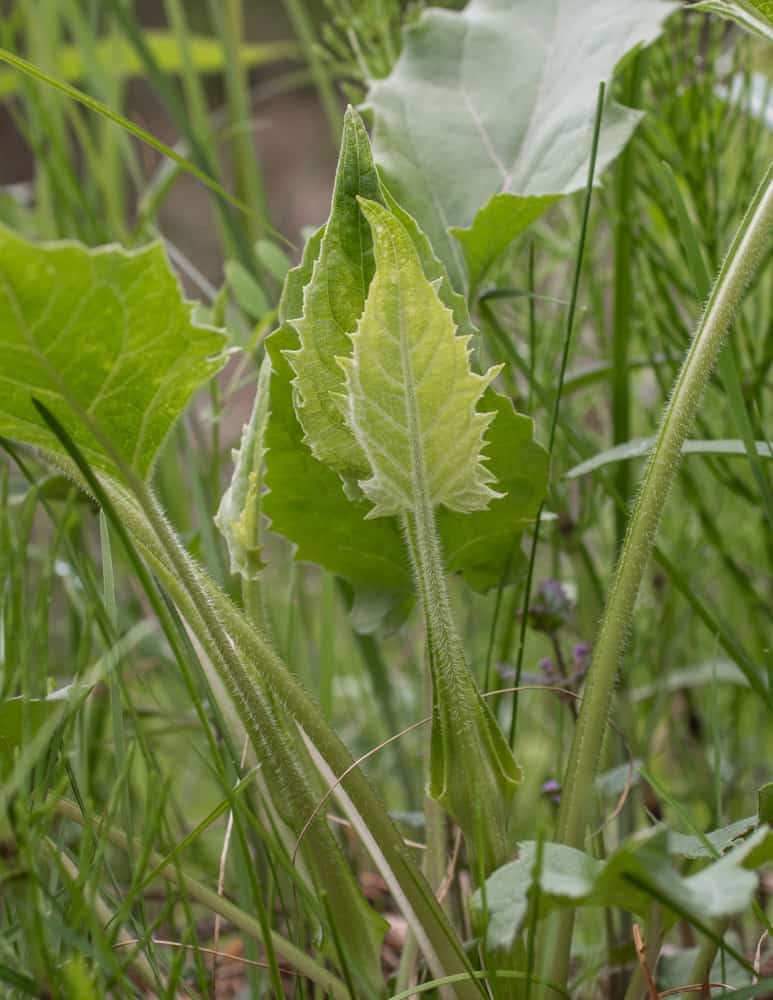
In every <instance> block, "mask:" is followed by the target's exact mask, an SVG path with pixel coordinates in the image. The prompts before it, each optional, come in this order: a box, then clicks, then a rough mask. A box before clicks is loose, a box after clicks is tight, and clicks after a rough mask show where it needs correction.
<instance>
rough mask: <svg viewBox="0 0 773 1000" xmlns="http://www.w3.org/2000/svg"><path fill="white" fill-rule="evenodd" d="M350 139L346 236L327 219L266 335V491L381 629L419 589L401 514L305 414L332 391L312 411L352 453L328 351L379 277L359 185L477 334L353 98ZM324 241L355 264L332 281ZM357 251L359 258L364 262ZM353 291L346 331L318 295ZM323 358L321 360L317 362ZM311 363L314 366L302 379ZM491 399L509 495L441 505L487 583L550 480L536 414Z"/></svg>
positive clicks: (455, 540)
mask: <svg viewBox="0 0 773 1000" xmlns="http://www.w3.org/2000/svg"><path fill="white" fill-rule="evenodd" d="M342 147H343V148H342V152H341V156H340V160H339V176H338V177H337V180H336V185H335V192H334V195H333V200H332V206H331V217H330V218H331V221H334V223H335V231H336V232H337V233H338V237H337V238H336V239H334V238H332V237H331V238H330V240H328V241H327V243H326V242H325V241H326V239H327V236H326V232H327V229H329V227H330V225H331V222H328V225H327V227H325V229H321V230H319V231H318V232H317V233H315V234H314V236H312V238H311V239H310V240H309V242H308V244H307V246H306V249H305V251H304V255H303V260H302V261H301V264H300V265H299V266H298V267H296V268H293V269H292V270H291V271H290V272H289V273H288V275H287V277H286V280H285V285H284V289H283V293H282V298H281V301H280V305H279V321H280V329H279V330H277V331H276V332H275V333H273V334H272V335H271V336H270V337H269V338H268V339H267V342H266V346H267V351H268V353H269V355H270V357H271V363H272V373H271V380H270V400H271V401H270V416H269V418H268V424H267V427H266V432H265V447H266V473H265V483H266V486H267V487H268V493H267V494H266V496H265V498H264V502H263V509H264V511H265V513H266V514H267V515H268V517H269V518H270V519H271V526H272V528H273V530H275V531H277V532H279V533H280V534H282V535H284V536H285V537H286V538H288V539H289V540H290V541H292V542H294V543H295V545H296V546H297V549H296V557H297V558H298V559H300V560H306V561H310V562H315V563H318V564H320V565H323V566H324V567H325V568H326V569H328V570H329V571H331V572H333V573H336V574H337V575H339V576H341V577H343V578H345V579H346V580H348V581H349V583H350V584H351V585H352V586H353V588H354V592H355V598H354V600H355V608H363V607H365V606H367V608H368V609H369V613H368V615H367V616H362V615H360V616H358V620H359V621H360V622H361V624H362V625H363V627H366V628H367V629H369V630H372V629H374V628H376V627H378V622H382V623H383V622H386V621H390V620H391V621H393V622H394V621H396V620H397V619H395V617H394V613H395V611H396V609H398V608H403V611H404V610H405V609H406V608H407V606H408V605H407V602H409V601H410V597H411V595H412V593H413V580H412V575H411V570H410V566H409V564H408V560H407V557H406V554H405V548H404V544H403V540H402V537H401V534H400V530H399V527H398V523H397V521H396V520H395V519H387V518H378V519H369V520H366V515H367V513H368V511H369V509H370V507H371V505H370V504H368V503H367V502H366V501H364V500H363V498H362V494H361V492H360V491H359V488H358V487H357V484H356V481H354V480H353V479H352V478H351V476H352V473H353V472H354V471H355V470H354V468H353V467H352V466H347V465H346V463H344V464H343V465H342V464H341V463H336V462H334V463H333V468H331V467H330V466H328V465H327V464H326V463H324V462H322V461H319V459H318V458H316V457H315V456H314V454H313V453H312V449H311V447H310V446H309V445H310V441H309V435H308V433H307V430H308V429H306V430H305V429H304V427H302V420H303V419H304V413H305V414H306V416H307V417H308V414H309V410H308V409H307V408H306V406H307V402H308V400H309V399H310V398H311V397H313V396H314V395H315V394H316V395H317V396H320V395H323V394H325V393H328V394H329V395H330V396H331V398H332V402H331V401H327V402H323V401H321V400H319V399H317V400H316V401H315V402H314V404H313V407H312V410H313V412H314V413H316V414H317V415H319V414H320V413H324V412H326V413H329V414H332V415H333V418H334V423H335V433H336V435H340V436H342V437H343V438H344V439H346V440H347V444H346V453H347V454H352V453H356V448H354V447H352V445H351V442H349V440H348V439H347V438H346V435H347V434H349V435H351V431H350V430H349V429H348V427H347V426H346V425H345V424H341V423H340V419H342V417H343V413H342V409H341V406H342V404H341V396H342V395H343V392H344V384H343V379H344V374H343V370H342V369H341V368H340V366H339V365H338V364H337V362H336V363H334V364H333V365H331V364H330V357H332V358H333V360H334V359H335V357H336V356H337V355H336V354H331V355H330V357H328V356H327V354H326V353H325V352H326V351H327V352H337V354H338V355H343V356H349V355H351V349H352V348H351V339H350V338H351V334H353V333H354V330H355V327H356V322H357V320H359V317H360V315H361V313H362V310H363V308H364V304H365V296H366V294H367V292H368V289H369V287H370V280H372V274H373V249H372V239H371V236H370V230H369V228H368V227H367V225H366V230H367V231H366V232H365V233H363V230H362V229H361V228H360V226H359V223H358V224H357V225H356V226H355V219H356V218H359V219H360V220H362V221H363V222H364V218H363V217H362V215H361V210H360V207H359V205H358V204H357V200H356V199H357V193H358V192H359V191H360V190H365V189H371V190H373V191H374V192H375V193H374V197H373V198H372V199H371V200H373V201H374V202H376V203H377V204H379V205H382V206H384V207H386V208H388V209H389V211H390V212H391V213H392V214H393V215H394V217H395V218H396V219H397V220H398V221H399V222H400V224H401V225H402V226H403V228H404V229H405V231H406V232H407V233H408V235H409V237H410V240H411V243H412V244H413V247H414V250H415V252H416V254H417V255H418V258H419V260H420V262H421V268H422V270H423V273H424V276H425V278H426V279H427V280H428V281H430V282H432V283H434V285H435V287H436V289H437V294H438V296H439V298H440V300H441V302H442V303H443V305H444V306H445V307H446V308H447V309H449V310H450V311H451V313H452V316H453V322H454V324H455V326H456V328H457V330H458V332H459V333H460V334H462V335H464V336H468V335H470V334H471V333H473V332H474V327H473V325H472V323H471V321H470V317H469V313H468V311H467V305H466V301H465V299H464V298H463V296H461V295H459V294H458V293H457V292H455V291H454V289H453V287H452V285H451V282H450V280H449V278H448V274H447V272H446V268H445V265H444V264H443V263H442V262H441V261H440V260H438V258H437V257H436V256H435V254H434V252H433V250H432V247H431V245H430V242H429V240H428V238H427V236H426V235H425V234H424V233H423V231H422V230H421V229H420V228H419V226H418V225H417V223H416V222H415V220H414V219H413V218H412V216H410V215H409V214H408V213H407V212H406V211H405V210H404V209H402V208H401V207H400V206H399V205H398V204H397V202H396V201H395V199H394V198H393V197H392V195H391V194H390V192H389V191H388V190H386V189H385V188H384V187H383V185H381V184H380V182H378V176H377V175H376V179H375V182H374V178H373V170H374V167H373V159H372V156H371V154H370V146H369V143H368V137H367V134H366V132H365V130H364V127H363V125H362V122H361V120H360V118H359V116H358V115H357V113H356V112H355V111H353V110H352V109H351V108H350V109H349V110H348V111H347V114H346V117H345V122H344V129H343V139H342ZM358 171H359V172H363V174H364V178H362V179H360V178H359V176H358ZM341 175H343V176H341ZM355 212H356V213H357V215H356V216H355V215H354V213H355ZM347 233H348V234H349V236H351V234H354V236H352V237H351V239H348V237H347V239H348V242H347V241H346V240H345V239H344V235H345V234H347ZM355 236H356V240H355ZM325 246H327V248H328V249H327V254H328V257H327V259H328V261H330V259H333V260H338V258H339V257H340V255H341V254H344V256H345V257H346V260H347V263H346V266H345V267H342V268H338V270H337V271H336V272H335V275H336V277H337V280H336V281H335V282H333V280H332V279H331V277H330V275H329V274H325V272H324V271H323V270H322V268H321V265H320V260H321V258H322V253H323V250H324V248H325ZM345 248H348V249H346V250H345ZM357 252H359V253H360V254H361V256H362V260H361V261H360V264H359V269H358V266H357V257H356V254H357ZM346 254H348V256H346ZM352 255H354V256H352ZM363 273H367V274H369V275H370V276H371V277H370V278H369V280H368V284H367V286H364V285H363V282H362V281H361V275H362V274H363ZM313 285H316V286H317V291H316V292H315V293H314V294H312V290H311V287H310V286H313ZM304 289H305V292H304ZM320 289H321V290H322V291H320ZM345 289H348V293H347V294H348V296H349V298H350V299H351V300H352V302H353V303H355V304H354V305H352V306H351V309H350V315H354V314H355V313H356V316H355V318H354V320H353V321H352V320H350V319H347V320H346V323H345V324H344V325H347V326H348V325H350V329H348V330H346V331H343V330H342V328H341V327H340V326H339V327H336V325H335V324H334V323H333V322H332V320H331V315H332V313H331V312H330V310H329V309H328V308H327V307H326V305H325V303H324V301H323V302H322V303H321V304H320V303H319V302H318V296H322V292H323V291H324V292H325V295H324V296H322V297H323V298H330V297H331V296H329V295H327V292H331V293H332V296H333V297H335V296H338V295H339V294H344V290H345ZM358 310H359V311H358ZM316 315H321V316H322V317H323V318H322V321H321V323H318V324H316V323H312V322H311V319H312V318H313V317H314V316H316ZM338 315H339V316H340V311H339V313H338ZM299 332H300V335H301V336H299ZM302 337H305V338H306V340H307V344H306V347H305V349H304V348H302V347H301V339H302ZM325 345H326V346H325ZM323 347H324V350H323ZM323 356H324V361H322V360H320V358H322V357H323ZM307 362H308V364H309V365H311V367H310V368H309V370H308V372H307V373H306V375H305V376H304V377H303V379H302V378H301V373H302V372H304V371H305V370H306V365H307ZM317 363H319V364H320V365H322V366H323V368H324V371H325V373H326V375H325V379H321V378H316V377H314V373H315V372H317V373H318V371H319V368H317V367H316V365H317ZM291 383H292V384H291ZM485 399H486V405H485V409H487V410H490V411H492V412H496V413H497V418H496V420H495V421H494V423H493V424H492V425H491V427H490V428H489V432H488V438H489V439H490V447H489V448H488V449H487V453H488V454H489V455H490V463H489V466H490V468H491V471H492V473H493V474H494V475H495V476H496V478H497V480H498V481H499V482H500V483H501V484H502V490H501V492H503V493H505V494H506V495H505V496H503V497H502V499H498V500H496V501H494V502H493V503H492V504H491V505H490V507H489V509H487V510H481V511H476V512H474V513H473V514H460V513H456V512H454V511H451V510H449V509H441V510H439V511H438V517H439V530H440V533H441V539H442V544H443V548H444V552H445V554H446V562H447V567H448V569H449V570H450V571H452V572H458V573H460V574H461V575H462V576H463V577H464V579H465V580H466V582H467V583H468V584H470V585H471V586H473V587H476V588H478V589H481V590H487V589H489V588H490V587H492V586H494V585H496V584H497V583H498V582H499V580H500V578H501V576H502V573H503V571H504V569H505V567H506V565H507V564H508V561H510V563H511V564H514V565H516V566H517V564H518V560H508V556H509V553H510V549H511V545H512V540H513V539H514V538H516V537H517V535H518V534H519V533H520V531H521V530H522V528H523V526H524V525H525V524H526V523H528V521H529V520H531V519H532V518H533V516H534V514H535V512H536V510H537V507H538V505H539V502H540V499H541V497H542V495H543V493H544V490H545V486H546V482H547V455H546V452H545V451H544V449H543V448H541V447H540V446H539V445H537V444H536V443H535V442H534V440H533V437H532V434H533V424H532V421H531V419H529V418H528V417H525V416H523V415H521V414H517V413H516V412H515V411H514V410H513V407H512V405H511V404H510V402H509V401H508V400H506V399H504V398H502V397H499V396H497V395H496V394H495V393H494V392H493V390H491V389H489V390H487V391H486V396H485ZM329 440H332V435H331V437H330V438H329ZM352 440H353V439H352ZM355 445H356V442H355ZM358 461H361V460H358ZM334 468H337V469H338V472H339V473H341V474H342V475H341V477H339V475H337V474H336V472H334V471H333V469H334ZM363 472H364V470H363ZM360 474H361V475H362V474H363V473H360ZM342 480H343V481H345V488H344V482H342ZM358 494H359V495H358ZM398 617H399V616H398ZM366 619H367V625H365V622H366Z"/></svg>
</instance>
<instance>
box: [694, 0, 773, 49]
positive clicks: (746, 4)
mask: <svg viewBox="0 0 773 1000" xmlns="http://www.w3.org/2000/svg"><path fill="white" fill-rule="evenodd" d="M695 9H696V10H705V11H707V12H709V13H712V14H719V16H720V17H724V18H728V19H730V20H732V21H736V22H737V23H738V24H740V25H741V26H742V27H743V28H745V29H746V30H747V31H749V32H751V34H753V35H758V36H759V37H760V38H764V39H765V40H766V41H768V42H770V41H773V0H702V2H701V3H696V4H695Z"/></svg>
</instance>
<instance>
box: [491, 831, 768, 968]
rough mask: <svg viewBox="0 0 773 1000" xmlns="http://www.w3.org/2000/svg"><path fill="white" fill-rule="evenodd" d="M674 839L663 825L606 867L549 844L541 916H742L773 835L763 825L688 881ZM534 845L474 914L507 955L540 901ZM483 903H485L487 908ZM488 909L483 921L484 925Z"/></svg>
mask: <svg viewBox="0 0 773 1000" xmlns="http://www.w3.org/2000/svg"><path fill="white" fill-rule="evenodd" d="M672 838H673V834H672V833H670V832H669V831H667V830H666V829H665V828H663V827H659V828H656V829H655V830H650V831H646V832H645V833H644V834H640V835H637V836H634V837H632V838H630V839H629V840H627V841H625V842H624V843H623V844H621V846H620V847H619V848H618V849H617V850H616V851H615V852H614V853H613V854H612V855H610V857H609V858H608V859H607V860H606V861H600V860H598V859H597V858H593V857H591V856H590V855H589V854H586V853H585V852H584V851H579V850H577V849H575V848H573V847H567V846H566V845H563V844H552V843H551V844H544V845H543V849H542V859H541V869H540V874H539V905H540V915H541V916H544V915H546V914H547V913H549V912H550V911H551V910H554V909H557V908H561V907H570V908H577V907H581V906H598V907H616V908H620V909H623V910H626V911H627V912H629V913H634V914H636V915H638V916H639V917H641V918H644V919H647V916H648V912H649V909H650V906H651V903H652V901H653V899H655V900H657V901H659V902H660V903H661V904H663V905H664V906H665V908H666V909H667V910H668V911H670V913H671V915H672V916H671V919H672V920H673V919H675V917H676V916H684V915H687V914H690V915H695V916H696V917H697V919H699V920H702V921H703V922H705V923H708V922H709V921H711V920H713V919H716V918H722V917H732V916H735V915H737V914H739V913H742V912H743V911H744V910H745V909H746V908H747V907H748V906H749V905H750V903H751V902H752V900H753V898H754V894H755V892H756V891H757V885H758V879H757V875H756V870H757V869H758V868H759V867H761V866H762V865H764V864H768V863H769V862H770V861H771V860H773V833H771V831H770V829H769V827H767V826H764V825H763V826H760V827H759V828H758V829H757V830H755V831H754V832H753V833H751V834H750V835H749V836H748V837H747V838H746V839H745V840H743V841H741V842H740V843H738V844H736V845H735V846H734V847H731V848H730V849H729V850H728V851H727V853H726V854H725V855H723V856H722V857H721V858H719V859H718V860H716V861H712V862H711V863H709V864H706V865H705V866H704V867H702V868H701V869H700V870H698V871H697V872H694V873H693V874H689V875H682V874H681V873H680V872H679V871H678V870H677V868H676V867H675V865H674V862H673V860H672V857H673V854H674V845H673V843H672ZM536 853H537V845H536V844H535V843H534V842H533V841H529V842H526V843H522V844H519V851H518V859H517V860H516V861H511V862H510V863H508V864H506V865H504V866H502V867H501V868H499V869H498V870H497V871H495V872H494V873H493V874H492V875H490V876H489V878H488V879H487V881H486V888H485V893H484V892H482V891H481V890H478V891H477V892H476V893H475V895H474V896H473V897H472V900H471V904H472V911H473V915H474V917H475V918H476V920H477V921H479V922H480V924H481V926H482V925H483V924H484V923H485V927H486V946H487V948H488V949H489V950H490V951H509V950H510V949H511V948H512V946H513V943H514V942H515V939H516V937H517V935H518V934H519V933H520V931H521V929H522V928H523V926H524V922H525V920H526V916H527V914H528V911H529V907H530V906H531V905H533V901H534V899H535V888H536V884H535V858H536ZM484 900H485V904H484ZM484 905H485V921H484V919H483V918H484Z"/></svg>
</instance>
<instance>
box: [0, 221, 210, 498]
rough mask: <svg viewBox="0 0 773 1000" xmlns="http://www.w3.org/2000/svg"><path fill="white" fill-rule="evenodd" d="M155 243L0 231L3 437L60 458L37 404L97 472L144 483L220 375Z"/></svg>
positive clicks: (206, 330) (205, 334) (206, 332)
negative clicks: (180, 422) (192, 402)
mask: <svg viewBox="0 0 773 1000" xmlns="http://www.w3.org/2000/svg"><path fill="white" fill-rule="evenodd" d="M224 347H225V337H224V336H223V334H221V333H220V332H219V331H217V330H215V329H213V328H210V327H205V326H198V325H196V324H195V323H194V322H193V320H192V317H191V305H190V303H188V302H185V301H184V300H183V299H182V297H181V295H180V289H179V287H178V284H177V280H176V278H175V276H174V274H173V273H172V271H171V269H170V267H169V263H168V261H167V259H166V256H165V254H164V250H163V248H162V247H161V246H160V245H159V244H153V245H151V246H149V247H146V248H144V249H142V250H137V251H125V250H121V249H119V248H116V247H105V248H100V249H96V250H90V249H88V248H86V247H84V246H82V245H80V244H77V243H74V242H66V243H49V244H40V245H36V244H33V243H28V242H26V241H25V240H23V239H20V238H19V237H18V236H16V235H14V234H13V233H11V232H9V231H8V230H5V229H0V434H3V435H4V436H5V437H8V438H11V439H14V440H17V441H24V442H26V443H28V444H32V445H38V446H40V447H42V448H45V449H47V450H49V451H52V452H55V453H61V446H60V444H59V442H58V440H57V438H55V437H54V436H53V434H52V433H51V432H50V431H49V430H48V428H47V427H46V425H45V424H44V423H43V422H42V419H41V417H40V415H39V414H38V412H37V410H36V409H35V407H34V406H33V403H32V398H33V397H37V398H39V399H40V400H41V401H42V402H43V403H44V404H45V405H46V406H47V407H48V409H49V410H51V411H52V412H53V413H54V414H55V415H56V416H57V417H58V418H59V420H60V421H61V422H62V423H63V424H64V426H65V427H66V428H67V430H68V431H69V433H70V434H71V436H72V437H73V439H74V440H75V443H76V444H77V445H78V447H79V448H80V449H81V451H82V452H83V453H84V454H85V456H86V457H87V459H88V460H89V462H90V463H91V464H92V465H94V466H95V467H96V468H97V469H100V470H102V471H104V472H108V473H110V474H111V475H114V476H115V475H118V477H119V478H120V472H119V469H120V465H122V464H124V465H126V466H128V467H129V468H131V469H132V470H133V471H134V472H135V473H136V474H137V475H139V476H140V477H142V478H147V477H148V476H149V475H150V472H151V470H152V467H153V461H154V459H155V457H156V454H157V453H158V449H159V448H160V446H161V444H162V443H163V441H164V439H165V437H166V435H167V433H168V432H169V430H170V428H171V427H172V424H173V423H174V421H175V420H176V419H177V417H178V416H179V415H180V413H181V412H182V410H183V409H184V408H185V406H186V404H187V403H188V401H189V399H190V398H191V396H192V395H193V393H194V392H195V391H196V389H198V388H199V386H201V385H202V384H203V383H204V382H206V381H207V380H208V379H209V378H210V377H211V376H212V375H214V374H215V372H217V371H219V369H220V368H221V367H222V366H223V364H224V361H225V355H224V353H223V352H224Z"/></svg>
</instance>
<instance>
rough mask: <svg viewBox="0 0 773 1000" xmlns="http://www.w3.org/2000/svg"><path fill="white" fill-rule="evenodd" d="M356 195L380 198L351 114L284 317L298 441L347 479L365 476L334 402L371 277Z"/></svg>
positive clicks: (363, 138) (359, 126)
mask: <svg viewBox="0 0 773 1000" xmlns="http://www.w3.org/2000/svg"><path fill="white" fill-rule="evenodd" d="M358 195H364V196H365V197H367V198H376V199H378V200H380V199H381V197H382V196H381V189H380V186H379V180H378V174H377V173H376V167H375V164H374V163H373V159H372V156H371V151H370V143H369V142H368V136H367V133H366V131H365V127H364V125H363V124H362V121H361V120H360V118H359V116H358V115H357V113H356V112H355V111H354V110H353V109H352V108H349V109H348V110H347V112H346V117H345V120H344V134H343V139H342V142H341V153H340V157H339V161H338V169H337V171H336V181H335V189H334V191H333V203H332V206H331V209H330V218H329V219H328V222H327V225H326V227H325V232H324V235H323V237H322V242H321V244H320V249H319V257H318V258H317V260H316V261H315V263H314V267H313V270H312V274H311V280H310V281H309V283H308V284H307V285H306V287H305V289H304V292H303V314H302V316H301V317H300V318H298V319H296V318H294V317H291V318H290V322H291V323H292V325H293V326H294V327H295V329H296V330H297V331H298V336H299V337H300V348H299V349H298V350H297V351H292V352H289V353H288V360H289V361H290V364H291V366H292V368H293V371H294V372H295V378H294V380H293V388H294V390H295V394H296V395H295V409H296V412H297V414H298V419H299V421H300V423H301V426H302V427H303V430H304V435H305V436H304V440H305V442H306V444H308V446H309V448H310V449H311V451H312V453H313V454H314V457H315V458H317V459H319V461H321V462H324V463H325V464H326V465H328V466H329V467H330V468H331V469H334V470H335V471H336V472H338V473H340V474H341V475H342V476H344V477H345V478H347V479H352V478H356V477H358V476H360V475H362V473H363V472H365V471H366V470H367V463H366V462H365V459H364V456H363V455H362V452H361V450H360V447H359V445H358V444H357V441H356V440H355V438H354V436H353V435H352V432H351V430H350V429H349V427H348V426H347V424H346V420H345V418H344V415H343V413H342V410H341V406H340V403H339V402H338V401H337V399H336V395H337V394H338V393H340V392H341V388H342V385H343V374H342V372H341V369H340V368H339V367H338V365H337V364H336V360H335V359H336V356H337V355H340V354H348V353H349V351H350V350H351V345H350V343H349V336H350V334H351V333H353V331H354V328H355V326H356V324H357V320H358V319H359V318H360V314H361V313H362V308H363V305H364V303H365V296H366V295H367V292H368V285H369V284H370V279H371V277H372V275H373V255H372V250H371V238H370V231H369V229H368V226H367V223H366V222H365V220H364V219H363V217H362V215H361V214H360V211H359V208H358V207H357V201H356V199H357V196H358Z"/></svg>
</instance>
